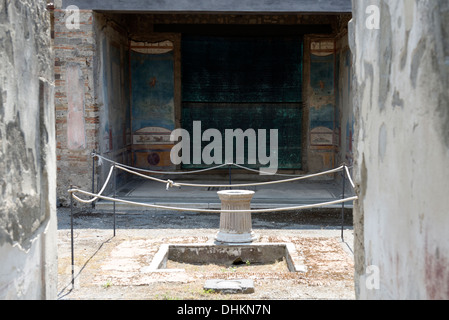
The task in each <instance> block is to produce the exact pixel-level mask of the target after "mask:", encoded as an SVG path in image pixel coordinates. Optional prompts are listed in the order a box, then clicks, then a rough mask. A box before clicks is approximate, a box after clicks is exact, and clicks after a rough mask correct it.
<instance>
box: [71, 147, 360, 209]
mask: <svg viewBox="0 0 449 320" xmlns="http://www.w3.org/2000/svg"><path fill="white" fill-rule="evenodd" d="M93 155H96V154H93ZM96 156H99V155H96ZM99 157H101V158H103V159H105V160H106V161H110V162H112V163H113V165H112V166H111V169H110V170H109V174H108V176H107V178H106V181H105V183H104V184H103V187H102V188H101V190H100V191H99V193H97V194H95V193H92V192H87V191H84V190H81V189H78V188H71V189H69V190H68V192H69V193H70V194H71V196H72V198H74V199H75V200H77V201H79V202H81V203H92V202H94V201H96V200H98V199H103V200H109V201H113V202H114V203H115V202H121V203H126V204H131V205H137V206H143V207H150V208H154V209H165V210H174V211H184V212H203V213H222V212H225V213H239V212H240V213H243V212H249V213H266V212H279V211H293V210H302V209H310V208H316V207H324V206H328V205H333V204H341V203H345V202H349V201H354V200H356V199H358V197H357V196H354V197H349V198H344V199H338V200H334V201H330V202H322V203H316V204H310V205H302V206H294V207H283V208H273V209H256V210H214V209H194V208H181V207H170V206H162V205H154V204H149V203H142V202H135V201H130V200H124V199H118V198H115V197H114V198H112V197H106V196H103V195H102V194H103V192H104V190H105V189H106V186H107V185H108V183H109V180H110V178H111V176H112V173H113V171H114V170H115V169H120V170H123V171H126V172H128V173H131V174H134V175H137V176H140V177H142V178H145V179H150V180H153V181H157V182H160V183H164V184H166V189H168V188H171V187H181V186H187V187H201V188H210V187H218V188H221V187H233V188H238V187H250V186H261V185H271V184H278V183H288V182H293V181H299V180H304V179H308V178H313V177H317V176H321V175H327V174H331V173H334V172H338V171H342V170H343V171H344V172H345V173H346V175H347V176H348V178H349V181H350V183H351V185H352V187H353V188H354V182H353V181H352V179H351V176H350V174H349V170H348V167H347V166H346V165H342V166H340V167H338V168H335V169H332V170H328V171H324V172H320V173H315V174H310V175H303V176H297V177H295V178H291V179H285V180H277V181H266V182H260V183H245V184H234V185H222V184H220V185H218V184H192V183H181V182H174V181H172V180H169V179H167V180H163V179H159V178H155V177H152V176H148V175H144V174H141V173H139V172H137V171H134V170H130V169H128V168H127V167H129V166H125V165H121V164H117V163H116V162H114V161H111V160H109V159H107V158H104V157H102V156H99ZM225 165H229V164H225ZM234 165H235V164H234ZM222 166H224V165H222ZM236 166H238V167H242V168H245V167H243V166H239V165H236ZM219 167H221V166H219ZM246 169H249V168H246ZM209 170H211V169H208V171H209ZM250 170H252V169H250ZM75 193H81V194H84V195H87V196H91V197H92V198H91V199H89V200H84V199H81V198H80V197H78V196H77V195H76V194H75Z"/></svg>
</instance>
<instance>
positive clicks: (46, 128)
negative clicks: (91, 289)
mask: <svg viewBox="0 0 449 320" xmlns="http://www.w3.org/2000/svg"><path fill="white" fill-rule="evenodd" d="M0 38H1V39H2V41H1V44H0V261H1V262H0V299H51V298H56V283H57V252H56V210H55V208H56V198H55V196H56V189H55V183H56V158H55V137H54V136H55V129H54V125H55V123H54V99H53V59H52V51H51V45H50V17H49V14H48V11H47V9H46V1H32V0H22V1H1V2H0Z"/></svg>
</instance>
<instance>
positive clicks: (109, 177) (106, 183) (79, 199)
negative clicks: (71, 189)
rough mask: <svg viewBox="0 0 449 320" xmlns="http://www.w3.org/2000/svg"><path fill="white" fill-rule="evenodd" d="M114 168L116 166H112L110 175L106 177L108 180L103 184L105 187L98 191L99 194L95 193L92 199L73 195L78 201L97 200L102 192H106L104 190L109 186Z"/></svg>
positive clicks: (88, 201) (89, 201)
mask: <svg viewBox="0 0 449 320" xmlns="http://www.w3.org/2000/svg"><path fill="white" fill-rule="evenodd" d="M114 169H115V167H114V166H111V169H110V170H109V174H108V177H107V178H106V181H105V183H104V184H103V187H102V188H101V190H100V191H99V192H98V194H97V195H95V197H94V198H92V199H90V200H83V199H81V198H79V197H77V196H76V195H73V197H74V198H75V199H76V200H78V201H80V202H83V203H92V202H94V201H95V200H97V199H98V198H99V196H101V194H102V193H103V192H104V190H105V189H106V186H107V185H108V183H109V179H111V176H112V172H113V171H114Z"/></svg>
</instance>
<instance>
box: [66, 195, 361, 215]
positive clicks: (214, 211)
mask: <svg viewBox="0 0 449 320" xmlns="http://www.w3.org/2000/svg"><path fill="white" fill-rule="evenodd" d="M68 192H69V193H70V194H71V195H72V196H73V197H74V198H75V199H76V200H78V201H80V202H83V203H88V202H86V200H82V199H80V198H78V197H77V196H76V195H74V193H76V192H78V193H82V194H85V195H88V196H92V197H98V198H100V199H103V200H109V201H115V202H121V203H126V204H131V205H137V206H142V207H149V208H154V209H164V210H174V211H184V212H200V213H265V212H279V211H293V210H302V209H311V208H317V207H324V206H329V205H333V204H340V203H343V202H349V201H354V200H356V199H358V197H357V196H354V197H350V198H346V199H340V200H335V201H330V202H322V203H316V204H309V205H302V206H295V207H285V208H273V209H253V210H214V209H194V208H180V207H170V206H161V205H156V204H149V203H142V202H135V201H129V200H124V199H118V198H111V197H106V196H102V195H99V194H97V195H96V194H93V193H91V192H87V191H84V190H80V189H70V190H68Z"/></svg>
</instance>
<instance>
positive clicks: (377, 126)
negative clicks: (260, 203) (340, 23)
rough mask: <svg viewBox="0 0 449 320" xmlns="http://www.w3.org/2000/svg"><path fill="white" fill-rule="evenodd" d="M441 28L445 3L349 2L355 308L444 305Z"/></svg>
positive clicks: (448, 55)
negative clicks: (371, 302)
mask: <svg viewBox="0 0 449 320" xmlns="http://www.w3.org/2000/svg"><path fill="white" fill-rule="evenodd" d="M370 5H373V6H372V7H369V6H370ZM448 19H449V3H448V2H447V1H426V0H421V1H407V0H404V1H386V0H382V1H379V0H378V1H353V22H352V24H351V29H352V30H351V31H350V34H351V36H350V38H351V40H350V42H351V49H352V52H353V54H354V67H355V76H356V80H355V88H354V89H355V96H354V107H355V117H356V136H355V144H356V147H355V150H356V152H355V155H354V158H355V181H356V183H357V189H358V191H357V193H358V196H359V197H360V198H359V200H358V201H357V202H356V204H355V208H354V228H355V268H356V270H355V278H356V282H357V284H356V288H357V292H356V293H357V297H358V298H361V299H448V298H449V242H448V241H447V226H448V225H449V215H448V214H447V213H448V208H449V198H448V197H447V191H448V188H447V186H448V177H449V167H448V165H447V164H448V163H449V139H448V137H449V125H448V124H449V91H448V88H449V41H448V39H449V38H448V36H449V24H448V23H447V21H448ZM376 20H377V21H376Z"/></svg>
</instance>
